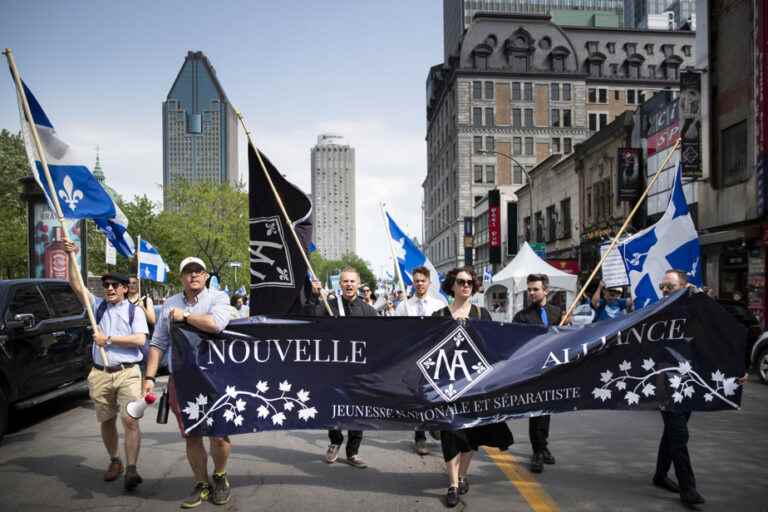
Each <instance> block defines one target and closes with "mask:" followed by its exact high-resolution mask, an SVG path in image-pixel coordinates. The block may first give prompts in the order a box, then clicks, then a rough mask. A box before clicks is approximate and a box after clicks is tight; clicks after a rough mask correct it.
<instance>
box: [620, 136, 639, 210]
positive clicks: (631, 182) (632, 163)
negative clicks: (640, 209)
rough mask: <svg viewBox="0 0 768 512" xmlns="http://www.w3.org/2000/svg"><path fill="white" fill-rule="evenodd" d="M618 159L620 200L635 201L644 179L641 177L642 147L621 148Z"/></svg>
mask: <svg viewBox="0 0 768 512" xmlns="http://www.w3.org/2000/svg"><path fill="white" fill-rule="evenodd" d="M616 161H617V162H619V165H618V173H619V176H618V179H617V181H616V182H617V183H618V189H619V191H618V192H619V193H618V200H619V201H635V200H636V199H637V198H638V197H639V196H640V190H641V185H642V180H641V178H640V148H619V152H618V156H617V158H616Z"/></svg>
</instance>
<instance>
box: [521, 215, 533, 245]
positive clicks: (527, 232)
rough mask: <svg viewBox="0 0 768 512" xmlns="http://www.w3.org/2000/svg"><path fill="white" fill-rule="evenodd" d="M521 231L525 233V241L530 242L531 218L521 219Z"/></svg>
mask: <svg viewBox="0 0 768 512" xmlns="http://www.w3.org/2000/svg"><path fill="white" fill-rule="evenodd" d="M523 231H524V232H525V241H526V242H531V241H532V240H531V218H530V217H526V218H524V219H523Z"/></svg>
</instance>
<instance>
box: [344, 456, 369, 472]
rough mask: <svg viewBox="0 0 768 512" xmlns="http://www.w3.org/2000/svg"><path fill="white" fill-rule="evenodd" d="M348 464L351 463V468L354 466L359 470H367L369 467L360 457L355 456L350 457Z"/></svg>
mask: <svg viewBox="0 0 768 512" xmlns="http://www.w3.org/2000/svg"><path fill="white" fill-rule="evenodd" d="M347 462H348V463H349V465H350V466H354V467H356V468H359V469H365V468H367V467H368V464H366V463H365V461H364V460H363V459H362V458H361V457H360V456H359V455H353V456H351V457H348V458H347Z"/></svg>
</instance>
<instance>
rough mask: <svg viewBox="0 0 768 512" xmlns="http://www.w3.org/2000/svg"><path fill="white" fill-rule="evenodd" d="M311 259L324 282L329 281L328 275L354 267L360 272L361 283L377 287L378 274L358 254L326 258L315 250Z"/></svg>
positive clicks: (373, 288) (313, 266)
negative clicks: (337, 258)
mask: <svg viewBox="0 0 768 512" xmlns="http://www.w3.org/2000/svg"><path fill="white" fill-rule="evenodd" d="M309 261H310V263H312V268H313V269H314V271H315V273H316V274H317V276H318V278H319V279H320V281H322V282H323V283H327V282H328V276H330V275H334V274H338V273H339V272H340V271H341V269H343V268H344V267H353V268H355V269H356V270H357V271H358V272H359V273H360V283H361V284H367V285H368V286H370V287H371V289H372V290H375V289H376V283H377V281H376V276H375V275H374V274H373V272H371V269H370V264H369V263H368V262H367V261H365V260H364V259H362V258H361V257H360V256H358V255H356V254H345V255H344V256H343V257H342V258H341V259H340V260H326V259H325V258H323V257H322V256H321V255H320V253H318V252H313V253H312V254H310V256H309Z"/></svg>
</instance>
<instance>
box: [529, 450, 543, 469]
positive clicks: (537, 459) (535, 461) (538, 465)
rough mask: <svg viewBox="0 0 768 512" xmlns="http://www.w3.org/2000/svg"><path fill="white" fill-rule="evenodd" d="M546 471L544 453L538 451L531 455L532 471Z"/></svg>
mask: <svg viewBox="0 0 768 512" xmlns="http://www.w3.org/2000/svg"><path fill="white" fill-rule="evenodd" d="M542 471H544V454H543V453H541V452H536V453H534V454H533V456H532V457H531V473H541V472H542Z"/></svg>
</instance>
